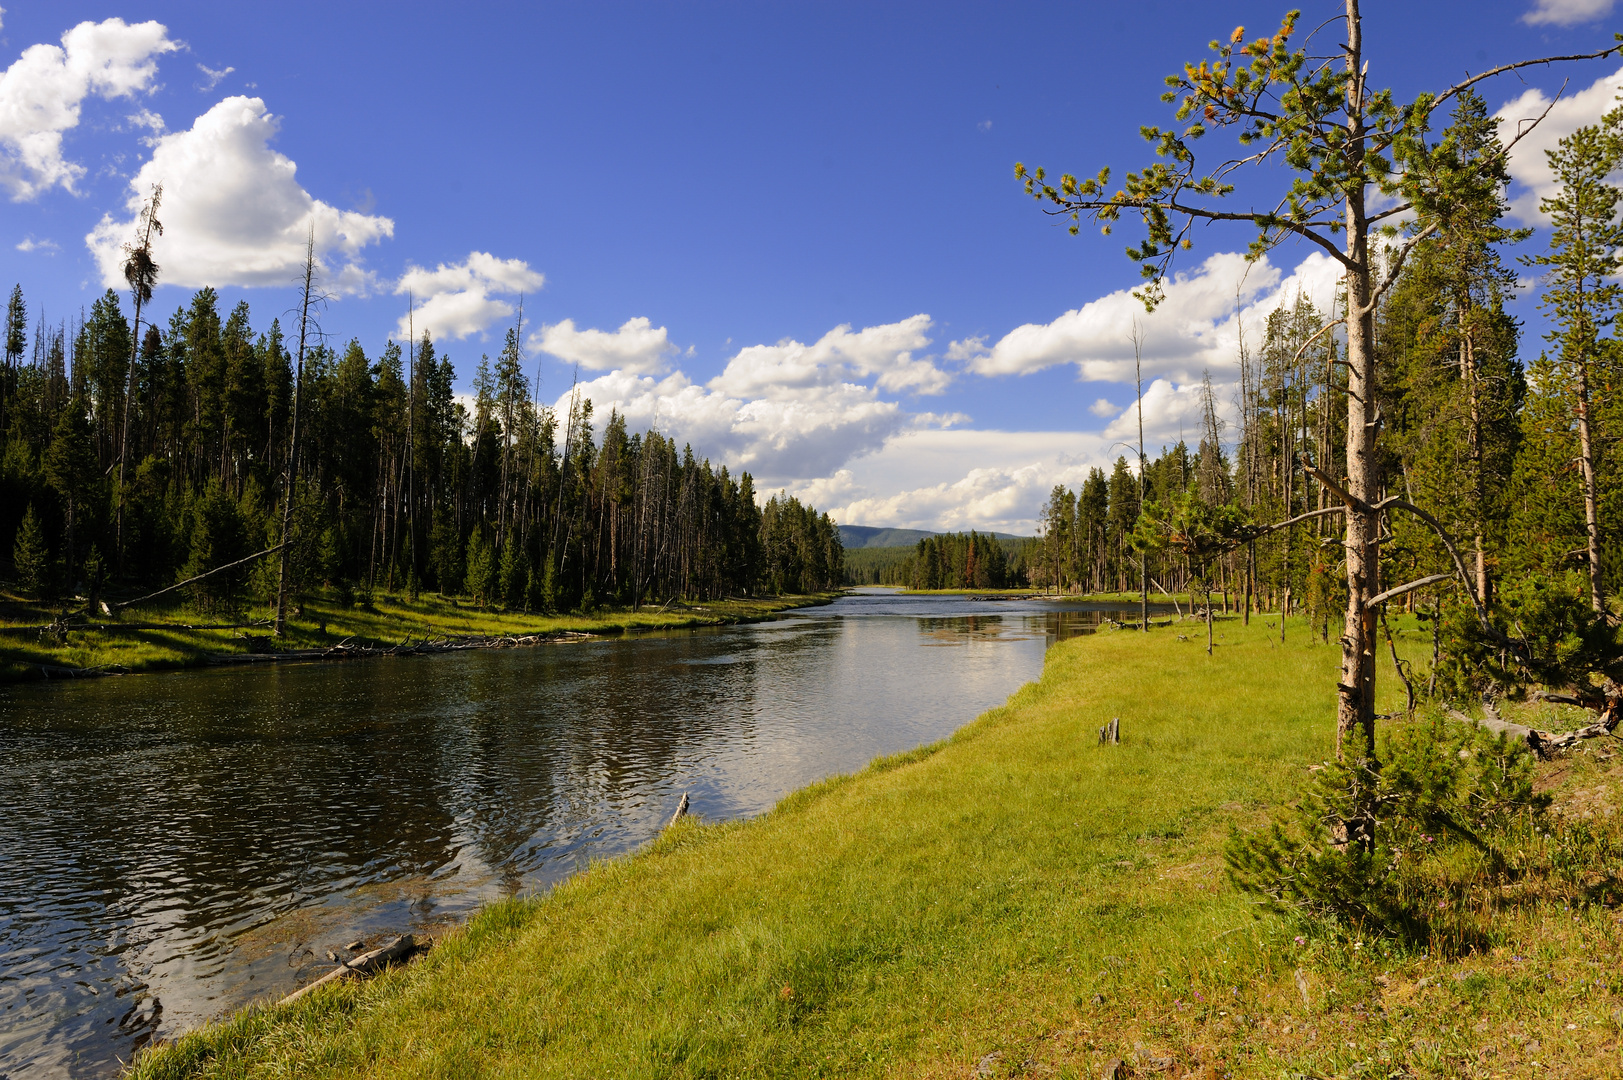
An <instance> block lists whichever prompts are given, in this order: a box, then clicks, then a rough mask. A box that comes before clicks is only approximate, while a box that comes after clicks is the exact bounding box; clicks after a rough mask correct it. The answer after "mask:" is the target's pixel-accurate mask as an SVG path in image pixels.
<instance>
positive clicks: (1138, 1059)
mask: <svg viewBox="0 0 1623 1080" xmlns="http://www.w3.org/2000/svg"><path fill="white" fill-rule="evenodd" d="M1276 627H1277V624H1276V626H1275V627H1270V626H1268V625H1267V624H1266V623H1265V622H1262V621H1257V620H1254V624H1253V626H1252V627H1250V628H1247V627H1245V626H1243V625H1242V624H1241V623H1240V622H1239V621H1238V620H1233V619H1229V620H1220V621H1219V624H1218V629H1219V636H1218V643H1219V647H1218V649H1217V650H1216V652H1215V654H1214V655H1213V656H1212V657H1210V658H1207V657H1206V656H1205V655H1204V642H1198V643H1197V642H1193V641H1190V640H1181V639H1180V635H1176V634H1173V633H1164V632H1163V633H1152V634H1150V635H1148V636H1145V635H1140V634H1133V633H1125V632H1109V631H1106V632H1103V633H1100V634H1097V635H1093V636H1089V637H1086V638H1078V639H1073V640H1069V641H1065V642H1063V643H1061V644H1059V645H1056V646H1055V647H1054V648H1053V649H1051V650H1050V651H1049V654H1048V659H1047V662H1046V664H1045V667H1044V669H1043V674H1042V677H1041V679H1040V681H1038V682H1035V683H1031V684H1028V685H1027V686H1026V687H1024V688H1023V689H1021V690H1020V691H1019V692H1017V693H1016V694H1014V695H1013V697H1012V698H1010V699H1009V701H1008V702H1007V703H1006V704H1005V705H1003V706H1002V707H1000V708H996V709H993V710H991V711H990V712H988V713H985V714H983V715H982V716H981V717H980V718H979V719H977V720H975V721H974V722H973V723H970V724H968V725H966V726H965V727H963V728H961V729H960V730H959V731H958V732H957V733H955V734H954V735H953V736H951V737H950V738H948V739H945V740H942V741H940V742H937V743H934V744H931V745H928V746H923V747H920V748H918V749H916V750H913V751H910V752H906V753H901V754H896V755H893V756H891V757H887V758H881V759H878V760H876V761H874V762H873V763H872V764H870V765H869V766H868V767H867V768H866V769H864V770H862V771H861V772H859V773H856V774H852V775H844V776H835V777H830V778H829V779H827V780H825V781H823V782H821V783H817V784H813V785H811V786H810V787H807V788H804V789H802V790H800V791H797V792H795V793H793V794H791V795H789V796H787V797H786V798H784V799H783V800H782V801H781V802H779V803H778V805H777V806H776V807H775V808H774V809H772V810H771V811H770V812H768V813H766V814H763V815H761V816H759V817H756V818H753V819H750V820H747V821H735V822H724V823H717V824H705V823H701V822H695V821H689V820H684V821H681V822H677V823H675V824H674V825H673V827H671V828H668V829H666V830H665V832H664V833H663V834H662V835H661V836H660V837H659V838H658V839H657V840H655V841H654V842H653V843H651V844H650V845H648V846H647V847H646V848H644V849H642V850H641V851H639V852H637V853H636V854H634V855H631V856H627V857H622V858H615V859H610V860H605V861H602V862H598V863H595V864H594V865H593V866H591V867H590V868H589V869H588V870H586V871H584V872H581V873H579V874H576V875H574V876H572V877H570V878H568V879H567V880H565V881H564V882H563V883H561V884H559V885H558V886H557V887H555V888H553V889H551V890H550V891H548V892H546V893H543V894H539V895H534V896H527V897H521V898H516V899H512V900H507V901H502V902H498V903H496V904H493V905H491V906H490V907H488V908H486V909H484V910H483V911H482V912H481V913H480V914H478V915H477V916H475V917H474V918H473V919H472V920H471V921H470V922H469V923H467V924H466V926H464V927H463V928H462V929H460V930H457V931H455V932H452V933H450V934H447V935H446V936H445V937H444V938H443V939H442V940H440V941H438V942H437V943H436V947H435V949H434V951H433V952H431V953H430V954H429V955H428V956H427V957H426V958H424V959H423V960H421V961H419V962H417V963H415V964H413V965H411V966H408V967H404V968H400V969H396V970H393V971H390V972H385V973H383V974H381V975H379V976H378V977H377V978H376V979H374V980H372V981H369V982H367V983H353V984H350V983H343V984H339V985H335V986H333V987H332V988H330V989H323V990H322V991H320V992H318V993H314V994H310V995H307V996H306V997H305V998H303V999H301V1000H300V1001H298V1002H296V1003H293V1004H291V1005H287V1006H255V1007H250V1008H248V1009H246V1010H243V1011H240V1012H238V1013H236V1014H234V1015H232V1016H231V1017H229V1018H227V1019H225V1020H224V1021H222V1022H220V1023H218V1024H215V1025H212V1026H210V1027H207V1028H204V1029H203V1030H201V1031H198V1032H194V1033H192V1034H190V1035H187V1036H184V1037H182V1038H181V1039H180V1040H179V1041H178V1042H176V1043H173V1044H170V1045H167V1046H165V1047H162V1048H157V1049H155V1050H151V1051H148V1052H145V1053H143V1055H142V1056H141V1057H140V1059H139V1060H138V1061H137V1063H136V1065H135V1067H134V1071H133V1076H134V1077H135V1078H138V1080H152V1078H159V1077H162V1078H165V1080H167V1078H177V1077H214V1076H220V1077H225V1076H249V1075H270V1074H273V1073H274V1074H278V1075H291V1074H297V1075H310V1076H361V1075H384V1074H387V1075H398V1076H436V1075H443V1074H446V1073H448V1072H458V1074H462V1073H466V1074H468V1075H482V1074H486V1073H491V1074H495V1073H499V1074H502V1075H517V1076H597V1075H669V1076H700V1075H745V1074H750V1075H753V1074H758V1073H759V1074H773V1075H783V1074H795V1075H881V1074H883V1075H917V1076H964V1075H976V1076H1012V1075H1017V1074H1018V1075H1059V1076H1066V1075H1070V1076H1078V1077H1080V1076H1089V1075H1091V1076H1098V1075H1101V1069H1108V1068H1109V1067H1110V1063H1111V1062H1112V1061H1122V1062H1125V1063H1127V1065H1128V1068H1129V1069H1132V1070H1133V1071H1134V1072H1133V1074H1135V1075H1136V1074H1138V1073H1141V1072H1144V1071H1148V1070H1158V1071H1161V1072H1167V1071H1168V1070H1170V1072H1171V1073H1172V1074H1175V1075H1197V1076H1223V1075H1232V1076H1252V1075H1278V1074H1279V1073H1280V1072H1281V1071H1289V1072H1293V1073H1300V1072H1306V1073H1308V1074H1310V1075H1351V1074H1354V1073H1357V1074H1363V1073H1366V1072H1369V1071H1370V1070H1371V1069H1378V1070H1379V1074H1381V1075H1385V1073H1386V1072H1389V1071H1392V1070H1394V1069H1397V1070H1401V1071H1403V1072H1404V1073H1405V1074H1406V1075H1413V1076H1436V1077H1443V1076H1458V1075H1466V1074H1471V1075H1475V1074H1476V1073H1478V1072H1481V1071H1483V1070H1484V1069H1488V1068H1491V1070H1492V1071H1494V1072H1501V1071H1505V1070H1509V1071H1510V1072H1512V1073H1514V1072H1515V1071H1516V1070H1517V1069H1522V1068H1531V1064H1530V1063H1531V1062H1532V1061H1534V1060H1536V1061H1538V1062H1539V1068H1540V1069H1542V1070H1544V1071H1546V1072H1547V1073H1549V1074H1550V1075H1563V1076H1574V1077H1587V1076H1596V1077H1599V1076H1605V1075H1615V1073H1616V1071H1617V1070H1618V1068H1619V1066H1620V1065H1623V1043H1620V1041H1619V1033H1618V1025H1617V1024H1616V1023H1615V1022H1613V1020H1612V1019H1611V1017H1612V1015H1613V1012H1614V1010H1616V1009H1617V1008H1618V1006H1619V1005H1620V1004H1623V982H1619V980H1617V979H1616V978H1614V977H1612V976H1610V975H1606V974H1605V972H1606V971H1612V970H1615V966H1616V961H1617V957H1618V955H1619V950H1620V946H1623V930H1620V928H1619V927H1618V925H1617V923H1616V922H1615V921H1614V919H1613V915H1612V912H1610V911H1609V910H1608V909H1607V908H1606V906H1605V905H1591V906H1589V907H1585V908H1582V909H1580V908H1577V907H1574V908H1571V909H1569V908H1568V907H1567V906H1566V905H1564V904H1562V903H1560V902H1537V903H1524V904H1521V905H1520V906H1517V905H1514V904H1513V905H1511V906H1510V907H1509V908H1507V914H1506V916H1505V918H1506V928H1505V930H1504V932H1503V933H1504V940H1503V941H1502V942H1501V943H1499V944H1498V945H1496V946H1495V947H1493V948H1491V949H1488V950H1487V951H1485V952H1480V953H1479V952H1470V953H1465V954H1459V953H1454V954H1448V953H1446V952H1444V951H1439V950H1429V949H1426V948H1423V947H1403V946H1399V945H1397V944H1395V943H1394V942H1391V941H1386V940H1379V939H1372V940H1369V941H1365V940H1361V939H1359V938H1358V937H1357V936H1355V935H1349V936H1348V937H1346V938H1345V939H1343V938H1338V937H1334V936H1314V937H1304V936H1302V935H1301V934H1299V933H1296V932H1295V931H1296V929H1297V928H1296V927H1295V926H1293V925H1292V924H1290V923H1288V922H1286V921H1284V920H1282V919H1279V918H1276V917H1273V916H1264V917H1260V918H1259V917H1257V915H1256V914H1255V912H1256V909H1255V906H1254V905H1253V904H1252V903H1251V902H1250V901H1249V899H1248V898H1246V897H1244V896H1243V895H1241V894H1239V893H1238V892H1237V891H1236V890H1234V889H1233V888H1232V887H1230V886H1229V885H1228V884H1227V883H1226V882H1225V880H1224V876H1223V869H1222V867H1223V864H1222V859H1221V856H1220V850H1221V846H1222V842H1223V840H1224V838H1225V837H1226V836H1227V835H1228V833H1229V830H1230V829H1232V828H1235V827H1239V828H1243V829H1245V828H1253V827H1256V826H1258V825H1261V824H1264V823H1265V822H1266V821H1267V820H1268V817H1269V815H1270V813H1271V812H1273V811H1274V810H1276V809H1278V808H1279V807H1280V805H1281V804H1282V803H1283V802H1285V801H1287V800H1289V799H1291V798H1293V797H1294V795H1295V793H1296V792H1298V791H1300V790H1301V788H1302V786H1303V784H1304V783H1305V781H1306V778H1307V777H1308V775H1309V774H1310V769H1309V767H1310V766H1311V765H1312V764H1313V763H1315V762H1317V761H1321V760H1323V759H1324V757H1326V756H1327V755H1328V754H1329V752H1330V749H1331V741H1332V740H1331V736H1332V732H1333V725H1332V722H1333V716H1334V696H1333V687H1334V677H1335V670H1336V662H1337V659H1338V657H1337V653H1336V650H1335V649H1333V648H1330V647H1325V646H1322V645H1314V644H1313V643H1312V639H1311V637H1310V636H1309V635H1308V634H1307V633H1306V627H1305V626H1303V625H1301V624H1300V623H1299V622H1295V621H1293V622H1292V623H1291V624H1290V626H1289V630H1290V634H1289V638H1288V643H1287V644H1284V645H1281V644H1280V643H1279V642H1278V640H1277V635H1278V630H1277V628H1276ZM1398 638H1399V645H1398V647H1399V649H1400V651H1407V652H1414V653H1417V654H1418V653H1419V652H1420V651H1421V650H1423V649H1425V648H1426V647H1427V646H1426V642H1425V641H1424V639H1423V637H1422V635H1420V634H1418V633H1417V632H1414V631H1409V632H1407V633H1406V632H1404V631H1402V630H1400V631H1399V634H1398ZM1383 662H1384V661H1383ZM1387 674H1388V675H1390V671H1388V672H1387ZM1401 693H1402V689H1401V686H1400V685H1398V684H1397V681H1396V680H1395V679H1392V678H1388V679H1387V680H1386V681H1385V683H1384V685H1383V687H1382V700H1381V701H1380V702H1379V705H1378V707H1380V708H1382V709H1383V710H1387V711H1396V710H1397V706H1398V705H1399V704H1400V702H1399V700H1398V699H1399V698H1400V697H1401ZM1113 718H1119V719H1120V721H1121V731H1122V742H1121V743H1120V744H1119V745H1109V746H1106V745H1100V744H1099V741H1098V739H1097V737H1096V730H1097V728H1098V727H1099V726H1100V725H1101V724H1102V723H1105V722H1108V721H1109V720H1111V719H1113ZM1602 749H1605V748H1586V750H1585V751H1584V752H1583V753H1582V754H1578V755H1573V756H1571V757H1569V758H1567V759H1565V760H1563V761H1562V762H1559V763H1555V764H1552V765H1551V767H1550V769H1549V770H1547V772H1546V775H1545V777H1544V780H1543V781H1541V782H1546V783H1549V784H1550V785H1552V790H1558V791H1560V792H1562V793H1563V794H1562V795H1561V797H1562V798H1563V799H1565V798H1567V797H1568V796H1567V795H1566V794H1565V793H1566V792H1568V791H1569V789H1571V788H1572V787H1573V786H1574V785H1576V786H1577V787H1578V788H1580V789H1583V790H1589V789H1590V788H1591V787H1593V786H1594V785H1596V784H1597V783H1601V784H1610V785H1612V787H1611V790H1614V791H1615V789H1616V786H1617V783H1618V780H1619V778H1620V776H1623V768H1619V767H1618V766H1616V765H1615V764H1614V762H1613V757H1614V756H1613V755H1610V752H1609V751H1608V754H1607V755H1605V756H1603V755H1600V753H1599V751H1600V750H1602ZM1146 792H1153V793H1154V795H1155V797H1154V798H1153V799H1146V798H1145V797H1144V795H1145V793H1146ZM1597 964H1599V965H1601V968H1596V967H1595V965H1597ZM1606 965H1611V966H1610V967H1607V966H1606ZM1602 968H1604V969H1605V970H1604V971H1603V970H1602ZM1597 980H1598V981H1597ZM1117 1075H1120V1074H1119V1073H1118V1074H1117Z"/></svg>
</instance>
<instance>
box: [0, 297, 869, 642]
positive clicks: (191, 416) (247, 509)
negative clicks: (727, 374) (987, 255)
mask: <svg viewBox="0 0 1623 1080" xmlns="http://www.w3.org/2000/svg"><path fill="white" fill-rule="evenodd" d="M137 310H139V309H137ZM138 325H140V340H139V342H138V343H137V342H136V341H134V340H133V339H132V328H131V320H130V319H129V318H127V317H126V315H125V313H124V310H123V307H122V305H121V298H120V296H119V295H118V294H116V293H114V292H113V291H112V290H108V291H107V293H106V294H105V295H103V296H102V297H101V298H100V299H99V300H97V301H96V302H95V303H94V304H93V305H92V306H91V308H90V310H89V312H88V313H84V314H83V315H82V317H79V318H76V319H74V320H72V321H71V322H58V323H56V324H54V325H53V324H50V323H47V322H46V321H45V320H44V319H42V318H41V319H36V320H35V321H34V322H33V324H32V325H31V324H30V320H29V311H28V304H27V300H26V298H25V296H24V293H23V290H22V288H21V286H20V285H19V286H18V287H16V288H15V289H13V290H12V293H11V296H10V301H9V303H8V306H7V309H6V322H5V364H4V368H3V370H0V432H3V435H4V456H3V458H0V559H4V560H5V562H6V563H8V564H9V565H8V566H7V567H6V568H7V569H9V570H10V571H11V574H12V577H13V580H14V581H15V582H16V584H17V586H18V588H19V589H20V590H21V591H22V592H23V593H24V594H25V595H29V596H38V597H56V596H74V595H81V596H83V595H86V594H89V595H90V598H91V599H92V600H93V599H94V597H95V595H96V594H98V593H100V592H101V591H102V590H103V589H112V590H123V591H126V592H128V591H129V590H133V589H137V588H146V587H149V586H160V585H168V584H170V583H172V582H175V581H177V580H179V579H185V578H189V577H192V576H195V575H198V574H201V573H203V572H205V571H208V570H212V569H214V568H216V567H220V566H224V565H227V564H231V563H233V562H236V561H238V560H243V559H245V558H247V557H248V556H252V555H254V554H255V553H256V552H260V551H264V550H267V549H274V548H276V547H278V545H279V544H280V541H281V538H282V535H283V522H284V520H285V521H286V522H287V536H288V540H289V545H288V550H289V551H290V553H291V557H290V559H289V560H288V567H289V575H290V583H291V586H292V589H293V590H294V591H295V593H296V592H297V590H300V589H310V588H314V587H323V588H329V589H332V590H337V591H338V592H339V593H340V594H341V595H354V596H357V597H365V596H366V595H369V594H371V593H372V592H373V591H374V590H382V591H396V590H409V591H412V592H416V591H418V590H425V591H426V590H436V591H439V592H442V593H445V594H449V595H459V594H460V595H470V596H472V597H473V598H474V599H475V600H476V601H478V602H479V603H481V604H486V605H493V606H504V607H507V608H512V609H524V610H530V609H535V610H572V609H578V608H587V609H589V608H592V607H595V606H598V605H605V604H617V605H626V606H630V607H637V606H639V605H641V604H644V603H648V602H650V601H661V602H662V601H665V600H668V599H670V598H671V597H687V598H701V599H702V598H714V597H719V596H724V595H729V594H732V595H750V594H759V593H763V592H765V593H800V592H810V591H816V590H822V589H829V588H835V587H838V586H839V584H840V582H841V578H842V576H843V572H844V571H843V553H842V550H841V545H840V538H839V534H838V532H837V531H836V529H835V527H834V524H833V522H832V521H831V520H830V519H829V518H828V516H827V515H826V514H819V513H817V512H816V511H815V510H813V509H812V508H810V507H808V506H804V505H802V504H801V503H800V502H799V501H798V500H796V499H794V498H792V497H788V496H786V495H781V494H780V495H773V496H772V497H770V498H768V499H766V500H765V502H764V504H761V503H758V501H757V492H756V490H755V487H754V482H753V480H752V478H751V477H750V475H749V474H748V473H741V474H739V475H737V476H733V475H730V474H729V473H728V470H727V469H726V468H725V467H719V468H718V467H714V466H712V465H711V464H710V462H709V461H708V460H704V459H701V458H698V457H696V456H695V453H694V451H693V449H692V448H691V447H688V446H678V445H677V444H676V443H675V442H674V441H673V440H671V439H670V438H668V437H666V436H665V435H663V434H661V433H659V432H657V431H648V432H643V433H641V434H633V433H630V432H628V431H627V430H626V424H625V420H624V418H623V417H621V416H620V415H618V414H616V413H612V412H611V413H610V415H609V416H608V417H607V418H606V419H604V418H600V417H598V416H596V415H594V411H593V407H592V402H591V401H590V400H589V399H585V398H578V397H577V398H573V399H572V402H573V403H572V404H571V405H570V406H569V408H568V410H567V415H557V414H555V412H554V410H553V409H551V408H549V407H547V406H544V405H539V404H538V403H537V402H536V401H535V399H534V396H533V394H532V388H533V387H534V386H535V383H533V382H532V381H531V379H530V378H529V377H527V375H526V373H525V370H524V367H525V365H524V358H523V355H522V353H521V350H520V347H519V340H520V337H519V333H518V330H517V329H516V328H513V329H509V330H508V332H507V335H506V342H505V346H504V347H503V348H502V350H501V351H500V353H499V355H498V356H497V357H496V358H495V360H494V361H492V360H491V359H490V358H489V357H488V356H486V357H481V358H480V360H479V361H478V365H477V372H476V375H475V377H474V394H473V395H472V409H471V411H470V410H469V409H468V408H467V407H466V406H465V405H464V404H463V403H462V402H460V401H458V400H457V397H456V396H455V395H454V394H453V391H452V387H453V382H454V379H455V374H456V373H455V368H454V366H453V364H452V361H451V358H450V357H449V356H447V355H445V354H444V353H443V352H442V351H441V350H440V349H439V348H438V347H437V346H436V344H435V343H434V342H433V341H432V340H431V339H430V337H429V335H427V334H426V333H425V334H424V335H423V336H422V338H421V340H420V341H417V342H412V343H408V344H407V345H406V346H405V347H402V345H401V344H400V343H397V342H393V341H391V342H389V343H388V344H386V345H385V346H384V348H383V349H382V351H381V352H379V353H377V354H375V355H368V354H367V352H366V351H365V349H364V348H363V347H362V345H361V343H360V342H359V341H353V340H352V341H350V342H349V343H348V344H347V345H344V346H342V347H341V348H337V349H333V348H330V347H329V346H327V345H326V344H324V343H321V342H314V343H312V342H311V341H310V340H309V339H308V338H305V336H304V335H301V334H299V333H297V332H285V331H284V329H283V327H282V326H281V324H280V321H279V320H274V319H273V320H272V321H271V323H270V325H269V326H261V327H260V328H259V329H258V330H256V329H255V328H254V326H253V323H252V317H251V314H250V311H249V308H248V305H247V304H246V303H241V304H238V305H237V306H236V307H235V308H234V309H232V310H231V311H229V312H222V311H221V310H220V306H219V300H218V297H217V295H216V294H215V292H214V291H213V290H212V289H203V290H202V291H200V292H198V293H197V294H196V295H194V296H193V297H192V298H191V301H190V302H189V303H188V304H186V305H185V306H183V307H181V308H179V309H178V310H176V311H175V312H174V313H173V315H171V316H170V317H169V318H168V320H167V323H166V324H157V325H149V324H146V323H145V322H142V323H140V324H138ZM301 328H302V327H295V330H298V329H301ZM310 337H313V335H311V336H310ZM301 339H302V340H301ZM300 373H302V377H301V375H300ZM536 379H537V380H538V379H539V373H537V375H536ZM296 381H297V387H295V383H296ZM295 391H296V392H295ZM600 420H601V423H602V427H601V431H598V430H596V428H595V427H594V424H595V423H596V422H598V421H600ZM295 440H296V446H297V455H296V458H295V457H294V455H293V450H294V447H295ZM290 464H291V465H293V466H294V467H295V470H296V471H295V475H296V477H297V481H296V483H295V484H293V485H292V487H291V501H290V503H289V502H288V498H287V492H288V490H289V485H288V477H289V469H290ZM121 466H122V467H121ZM284 508H285V509H287V510H288V511H289V512H288V513H286V514H284V512H283V511H284ZM280 573H281V569H280V560H279V558H275V557H266V558H260V559H257V560H254V559H248V561H246V562H244V563H243V564H242V565H241V566H239V567H236V568H234V569H232V570H230V571H228V572H225V573H221V574H217V575H214V576H213V577H210V578H206V579H205V580H203V581H201V582H199V583H197V584H196V585H194V586H192V587H190V589H189V590H188V591H189V592H190V595H191V599H192V600H193V601H194V602H195V603H196V604H197V605H198V606H200V607H203V608H205V609H220V610H235V609H237V608H239V607H240V606H242V605H243V604H244V603H247V602H249V601H250V600H258V601H261V602H269V601H271V600H273V599H274V597H275V595H276V592H277V589H278V586H279V577H280Z"/></svg>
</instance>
